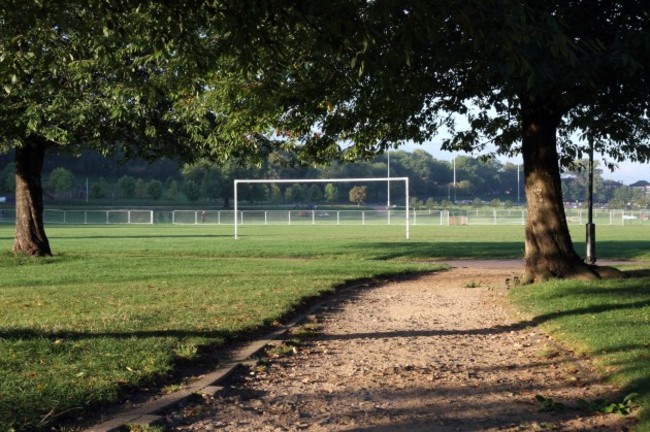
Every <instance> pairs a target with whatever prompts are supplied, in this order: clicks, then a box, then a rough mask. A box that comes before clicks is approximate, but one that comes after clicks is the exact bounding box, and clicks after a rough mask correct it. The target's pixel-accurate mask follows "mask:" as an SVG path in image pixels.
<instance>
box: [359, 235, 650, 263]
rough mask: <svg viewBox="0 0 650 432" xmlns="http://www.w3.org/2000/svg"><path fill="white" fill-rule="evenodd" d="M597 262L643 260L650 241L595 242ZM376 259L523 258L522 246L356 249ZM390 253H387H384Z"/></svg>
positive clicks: (580, 246)
mask: <svg viewBox="0 0 650 432" xmlns="http://www.w3.org/2000/svg"><path fill="white" fill-rule="evenodd" d="M574 244H575V248H576V251H578V253H580V251H584V250H585V247H584V242H582V243H580V242H576V243H574ZM597 246H598V258H599V259H622V260H634V259H643V258H644V255H646V256H647V253H646V252H645V251H648V250H650V241H605V242H598V245H597ZM357 248H358V249H359V250H361V251H363V250H365V251H367V254H368V255H371V256H374V257H376V258H377V259H385V260H391V259H500V258H521V257H523V256H524V243H523V241H522V242H498V243H495V242H481V241H478V239H477V240H476V241H463V242H444V241H441V242H437V241H426V242H424V241H409V242H403V243H389V242H370V243H364V244H360V245H358V246H357ZM386 251H389V252H386Z"/></svg>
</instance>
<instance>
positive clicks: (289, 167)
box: [0, 149, 650, 208]
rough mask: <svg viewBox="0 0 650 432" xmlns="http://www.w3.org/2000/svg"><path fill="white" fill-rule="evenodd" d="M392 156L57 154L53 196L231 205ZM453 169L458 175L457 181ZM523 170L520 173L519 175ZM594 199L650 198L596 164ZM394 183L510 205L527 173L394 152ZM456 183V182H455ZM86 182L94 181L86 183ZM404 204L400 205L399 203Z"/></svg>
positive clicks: (344, 189) (267, 199)
mask: <svg viewBox="0 0 650 432" xmlns="http://www.w3.org/2000/svg"><path fill="white" fill-rule="evenodd" d="M388 162H389V158H388V155H386V154H384V155H379V156H375V157H374V158H372V159H370V160H368V161H363V162H358V163H345V164H344V163H332V164H330V165H326V166H320V167H296V166H294V165H293V164H291V163H287V160H285V159H281V158H279V157H278V156H277V155H271V156H269V158H268V160H267V161H266V162H265V163H263V164H262V165H260V166H247V165H246V164H244V163H239V162H237V161H231V162H229V163H225V164H220V165H219V164H216V163H210V162H208V161H203V162H200V163H196V164H192V165H181V164H180V163H178V162H177V161H174V160H171V159H163V160H161V161H158V162H155V163H153V164H150V163H147V162H144V161H142V160H137V159H136V160H130V161H126V162H121V161H120V158H119V156H115V157H113V158H106V157H102V156H101V155H99V154H98V153H96V152H92V151H86V152H84V153H83V154H81V155H80V156H77V157H73V156H70V155H52V156H50V157H48V159H47V164H46V167H45V182H44V184H45V189H46V193H47V198H49V199H59V200H78V199H85V198H86V194H88V198H89V199H91V200H93V201H97V200H99V201H101V200H106V201H110V200H114V199H127V200H129V199H134V200H135V199H138V200H151V201H162V200H166V201H172V202H190V203H192V202H201V203H205V204H211V205H215V206H217V205H220V206H223V207H226V208H227V207H230V205H231V200H232V195H233V182H234V180H235V179H243V178H250V179H262V178H264V179H273V178H278V179H292V178H293V179H298V180H299V179H308V178H367V177H386V176H387V174H388ZM584 166H585V162H584V161H578V162H577V163H576V164H575V168H574V169H573V170H571V171H567V172H565V173H564V176H563V178H562V189H563V195H564V197H565V201H567V202H569V203H576V205H578V206H581V205H584V202H585V201H586V193H587V192H586V191H587V181H588V180H587V171H586V169H584ZM0 167H1V168H0V193H3V194H11V193H12V192H13V189H14V186H15V184H14V166H13V162H11V158H10V155H3V156H1V157H0ZM454 170H455V175H454ZM518 170H519V175H518ZM594 174H595V175H594V201H595V202H596V203H599V204H600V205H608V206H609V207H612V208H623V207H626V206H635V207H641V208H647V207H648V205H649V204H650V203H649V202H648V197H646V196H645V195H644V194H643V193H642V192H641V191H638V190H634V189H633V188H630V187H626V186H623V185H621V184H620V183H617V182H614V181H612V180H606V179H603V177H602V170H601V169H600V168H599V167H598V165H597V166H596V169H595V173H594ZM390 175H391V177H409V181H410V195H411V199H410V203H409V204H410V205H411V206H413V207H415V208H425V207H427V208H433V207H446V206H449V205H451V204H452V203H454V202H462V203H465V204H469V205H472V206H474V207H479V206H483V205H489V206H493V207H499V206H506V207H507V206H511V205H516V204H517V203H523V201H524V199H525V198H524V193H523V184H522V182H523V173H522V172H521V167H520V166H518V165H515V164H512V163H501V162H499V161H497V160H494V159H490V160H487V161H484V160H482V159H480V158H473V157H470V156H457V157H456V158H455V161H444V160H438V159H436V158H434V157H433V156H431V155H430V154H429V153H427V152H426V151H424V150H420V149H418V150H415V151H413V152H406V151H401V150H396V151H392V152H391V153H390ZM454 178H455V179H456V182H455V183H454ZM86 182H88V183H86ZM391 193H392V194H394V195H393V199H392V200H391V201H392V202H393V203H395V204H396V205H402V206H403V205H404V202H403V199H402V197H403V186H402V184H400V183H398V182H395V183H394V184H391ZM239 194H240V199H241V200H242V201H244V202H247V203H249V204H260V203H273V204H276V205H279V204H297V203H305V204H306V203H313V204H325V203H327V204H336V203H344V202H345V203H347V202H350V203H355V204H363V203H386V202H387V200H388V189H387V185H386V184H385V183H367V184H363V185H356V184H354V185H347V184H336V183H331V184H330V183H326V184H314V183H312V184H307V183H296V184H250V185H249V184H242V185H241V189H240V191H239ZM400 200H401V201H400Z"/></svg>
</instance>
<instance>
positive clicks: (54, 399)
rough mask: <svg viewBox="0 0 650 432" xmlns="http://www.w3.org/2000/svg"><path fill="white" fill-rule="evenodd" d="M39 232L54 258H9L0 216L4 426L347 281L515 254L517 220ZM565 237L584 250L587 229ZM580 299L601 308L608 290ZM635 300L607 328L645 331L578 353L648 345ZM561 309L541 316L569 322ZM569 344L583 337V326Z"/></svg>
mask: <svg viewBox="0 0 650 432" xmlns="http://www.w3.org/2000/svg"><path fill="white" fill-rule="evenodd" d="M598 230H599V231H598V241H599V243H598V250H597V256H598V257H599V258H616V259H639V260H650V235H649V234H650V233H648V229H647V227H599V228H598ZM47 232H48V235H49V238H50V243H51V245H52V249H53V251H54V253H55V256H54V257H52V258H47V259H38V260H33V259H26V258H18V259H17V258H14V257H13V256H12V255H11V254H10V252H9V251H10V249H11V244H12V240H13V227H9V226H0V281H1V285H0V308H1V310H2V314H1V315H0V353H1V354H2V355H0V376H1V377H2V378H0V431H5V430H7V429H10V428H12V427H13V428H15V430H16V431H22V430H37V429H41V430H45V429H49V428H50V427H51V425H52V423H53V422H56V421H58V420H59V419H60V418H62V417H65V416H71V417H73V418H74V417H79V416H83V413H84V410H89V409H92V408H93V407H97V406H101V405H102V404H106V403H111V402H114V401H118V400H120V398H123V397H124V396H125V395H127V394H128V391H129V390H130V389H133V388H142V387H146V386H150V385H159V384H160V383H172V382H173V379H178V378H173V377H177V376H178V374H177V372H178V371H179V370H181V369H182V368H183V367H184V366H187V365H190V364H192V365H194V364H196V363H200V361H201V359H202V358H204V356H205V354H206V352H209V351H210V350H211V349H213V348H217V347H219V346H222V345H223V344H227V343H232V342H234V341H237V340H241V339H244V338H246V337H250V336H251V335H252V334H254V332H256V331H259V330H260V329H263V328H264V327H266V326H269V325H271V324H272V323H273V322H274V321H276V320H282V319H283V317H287V316H289V315H290V314H291V313H292V312H293V311H295V310H296V309H297V308H299V307H300V305H301V304H303V303H304V302H305V301H306V299H309V298H313V297H317V296H319V295H323V294H325V293H328V292H332V291H333V290H334V289H335V288H336V287H337V286H340V285H342V284H344V283H346V282H350V281H355V280H359V279H366V278H382V277H390V276H394V275H397V274H400V273H412V272H422V271H434V270H436V269H438V268H439V267H438V266H436V265H435V264H432V263H430V262H424V260H430V259H432V258H435V259H438V258H439V259H443V258H520V257H521V256H522V255H523V227H521V226H510V227H507V226H485V227H476V226H468V227H417V226H415V227H412V229H411V239H410V240H405V239H404V227H399V226H390V227H386V226H383V227H382V226H373V227H371V226H366V227H360V226H356V227H354V226H301V227H297V226H292V227H284V226H282V227H278V226H269V227H241V230H240V239H239V240H234V239H233V228H232V227H231V226H230V227H228V226H207V225H206V226H165V225H161V226H159V225H155V226H48V227H47ZM573 235H574V238H575V239H576V240H577V241H576V247H577V249H578V250H579V251H582V250H584V243H580V241H579V239H581V238H584V228H583V227H577V228H576V232H574V233H573ZM644 239H648V240H644ZM649 281H650V278H647V277H646V278H641V279H633V280H628V281H625V282H623V283H621V282H618V283H614V284H612V283H610V284H611V285H607V286H608V287H609V288H603V291H612V292H615V291H616V290H618V289H621V290H622V291H618V293H619V294H617V295H614V294H612V296H613V297H615V298H619V297H620V301H622V302H623V303H625V304H627V303H626V302H629V303H630V304H642V303H643V302H644V301H645V302H647V301H648V300H647V298H645V297H638V298H637V296H640V295H641V291H643V290H644V289H645V290H646V291H645V294H646V295H648V291H647V288H644V287H647V285H648V282H649ZM596 285H597V284H596ZM555 286H556V284H547V285H544V286H543V287H542V288H540V287H536V289H534V290H528V289H526V290H521V291H518V292H517V295H518V296H519V295H521V296H522V297H521V298H522V299H523V300H522V302H523V303H524V304H526V305H528V304H536V303H537V301H539V302H540V303H545V302H548V300H547V299H546V298H540V299H539V300H535V299H536V298H537V297H535V296H538V295H541V293H543V292H547V291H549V290H553V289H555V288H553V287H555ZM558 286H562V284H559V285H558ZM598 286H600V285H598ZM603 286H605V285H603ZM537 288H540V289H537ZM565 289H567V290H568V291H572V288H571V285H568V286H567V288H565ZM589 289H591V290H594V289H596V288H594V287H590V288H589ZM598 289H600V288H598ZM528 292H530V296H531V297H530V298H529V299H526V298H524V297H523V296H524V294H525V293H528ZM549 292H550V291H549ZM620 294H624V295H620ZM558 297H559V298H562V297H566V296H558ZM587 297H588V298H589V299H590V301H594V302H596V301H600V302H602V304H604V305H609V304H610V303H608V302H609V301H610V299H609V298H606V297H605V296H598V295H589V296H587ZM644 298H645V300H644ZM581 301H584V300H581ZM541 306H544V305H541ZM582 307H588V308H595V310H596V311H597V312H594V313H597V314H601V313H602V314H603V316H602V317H604V312H600V309H598V306H597V304H595V305H594V306H580V305H578V306H575V305H574V306H571V305H559V306H556V308H555V309H553V308H551V309H552V310H557V309H559V310H569V311H570V310H575V309H578V310H579V309H580V308H582ZM644 307H645V309H644ZM644 307H634V308H632V307H627V306H622V307H621V308H619V309H621V310H622V311H625V310H627V312H628V315H630V317H631V318H634V319H633V320H632V319H627V320H625V319H622V318H621V319H620V321H615V322H614V323H615V326H614V328H615V329H616V330H615V331H610V333H613V334H614V336H616V335H617V334H618V335H619V336H620V333H625V334H627V333H628V327H634V326H632V325H631V324H632V323H636V324H639V323H645V325H641V326H640V325H636V327H637V329H635V330H639V331H642V330H643V329H645V332H646V333H645V336H643V337H642V336H639V335H637V336H636V338H635V339H634V341H636V342H632V339H631V340H630V342H629V343H625V344H622V343H621V342H620V341H621V340H622V339H620V337H619V338H617V339H616V341H615V342H603V343H604V344H605V345H603V346H596V347H594V348H581V349H584V350H585V352H589V353H591V352H593V353H595V355H596V356H599V357H603V358H604V357H605V354H604V352H605V351H607V353H608V355H609V354H612V353H613V352H614V351H617V352H619V353H621V354H620V355H621V356H622V355H623V353H629V355H631V356H635V355H637V354H639V353H640V352H641V351H642V346H643V343H646V342H650V330H649V329H648V321H647V319H648V309H647V303H646V306H644ZM630 310H632V311H633V312H634V313H633V314H630ZM643 312H645V319H646V321H642V319H643V315H642V313H643ZM539 313H540V314H544V313H545V312H539ZM637 313H638V315H637ZM567 315H571V314H567ZM574 315H576V316H579V314H574ZM599 317H600V315H599ZM602 317H601V318H602ZM630 317H628V318H630ZM560 318H562V317H560V316H558V317H557V318H555V317H553V318H552V319H550V318H549V319H548V320H546V321H547V325H549V326H551V325H552V324H553V323H554V322H556V321H557V322H560V323H562V325H565V324H564V321H562V320H560ZM617 319H618V318H617ZM597 321H603V320H602V319H600V318H599V319H598V320H597ZM558 325H560V324H558ZM612 325H614V324H612ZM562 331H563V332H566V334H569V333H570V332H569V331H568V330H562ZM629 331H630V332H631V331H632V330H631V329H630V330H629ZM639 338H641V339H639ZM643 338H645V339H643ZM567 340H568V341H569V342H570V343H572V344H575V345H576V346H579V347H583V346H586V345H584V344H589V343H590V342H588V341H585V340H583V339H582V338H581V336H579V335H577V336H575V337H572V338H567ZM642 341H643V342H642ZM608 344H609V345H608ZM639 344H640V346H641V347H638V346H639ZM603 347H604V348H603ZM635 347H636V348H635ZM647 351H648V350H647V348H646V355H647ZM635 353H636V354H635ZM626 355H628V354H626ZM639 355H640V354H639ZM625 358H628V357H625ZM616 359H618V360H616ZM616 359H615V360H612V361H611V362H610V363H603V364H604V365H608V367H619V368H620V369H621V370H625V369H635V371H636V372H635V373H637V375H638V378H634V380H637V381H638V380H643V379H645V380H646V381H645V385H646V387H650V385H648V381H647V379H648V378H647V377H649V376H650V371H649V370H647V369H645V370H643V369H639V370H636V366H634V365H632V366H631V365H630V364H628V363H625V362H626V361H627V360H621V359H619V357H617V358H616ZM646 362H647V361H646ZM612 376H615V377H618V376H621V377H622V376H623V372H620V373H618V372H617V373H613V374H612ZM626 376H627V375H626ZM630 376H631V375H630ZM170 377H172V378H170ZM617 379H618V378H617ZM630 379H632V378H630ZM639 382H641V381H639ZM620 383H621V384H622V385H624V386H630V388H632V387H633V385H635V382H634V381H630V382H627V381H625V379H624V378H620ZM648 392H650V389H649V390H648ZM644 397H646V400H647V394H645V396H644Z"/></svg>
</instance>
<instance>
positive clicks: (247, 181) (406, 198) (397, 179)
mask: <svg viewBox="0 0 650 432" xmlns="http://www.w3.org/2000/svg"><path fill="white" fill-rule="evenodd" d="M402 181H403V182H404V203H406V204H407V207H406V209H405V211H404V225H405V226H406V239H407V240H408V239H409V238H410V236H411V235H410V227H409V225H410V217H409V208H408V202H409V178H408V177H371V178H326V179H299V180H297V179H237V180H235V182H234V188H235V195H234V199H233V201H234V214H233V220H234V225H235V240H237V239H238V238H239V225H240V224H239V212H238V204H239V203H238V199H237V198H238V196H237V194H238V188H239V185H240V184H269V183H272V184H275V183H293V184H296V183H368V182H386V183H387V184H388V191H389V193H390V182H402ZM389 201H390V199H389ZM388 216H389V220H390V212H389V213H388ZM289 217H291V213H289ZM312 220H313V217H312Z"/></svg>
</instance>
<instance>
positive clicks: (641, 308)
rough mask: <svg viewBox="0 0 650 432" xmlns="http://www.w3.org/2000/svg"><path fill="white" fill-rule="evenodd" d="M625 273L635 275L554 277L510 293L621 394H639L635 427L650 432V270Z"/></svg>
mask: <svg viewBox="0 0 650 432" xmlns="http://www.w3.org/2000/svg"><path fill="white" fill-rule="evenodd" d="M628 272H629V273H630V274H631V275H633V276H636V277H634V278H629V279H626V280H623V281H611V280H610V281H599V282H575V281H554V282H549V283H546V284H544V285H540V286H526V287H521V288H517V289H516V290H513V291H512V292H511V295H510V298H511V299H512V300H513V301H514V302H515V304H516V305H517V306H518V307H519V308H520V309H521V310H523V311H525V312H527V313H528V314H530V315H531V316H533V317H534V320H535V321H536V322H540V323H542V326H543V328H544V329H545V330H546V331H547V332H548V333H549V334H551V335H553V336H554V337H555V338H556V339H558V340H560V341H562V342H563V343H565V344H566V345H567V346H570V347H572V348H573V349H574V350H575V351H576V353H577V354H578V355H586V356H589V357H591V358H593V359H595V360H596V362H597V364H598V366H599V367H600V372H601V374H602V375H603V376H606V377H608V379H609V380H611V382H613V383H616V384H617V385H618V386H620V387H622V389H623V392H624V394H623V395H622V396H625V395H626V394H629V393H633V392H634V393H639V397H638V398H637V399H636V400H635V402H636V403H638V404H639V405H640V406H641V407H642V410H641V411H640V413H639V416H640V418H641V423H640V424H639V426H638V428H637V430H638V431H639V432H641V431H643V432H650V270H648V269H647V268H646V269H645V270H637V271H634V270H630V271H628ZM617 402H620V401H617Z"/></svg>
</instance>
